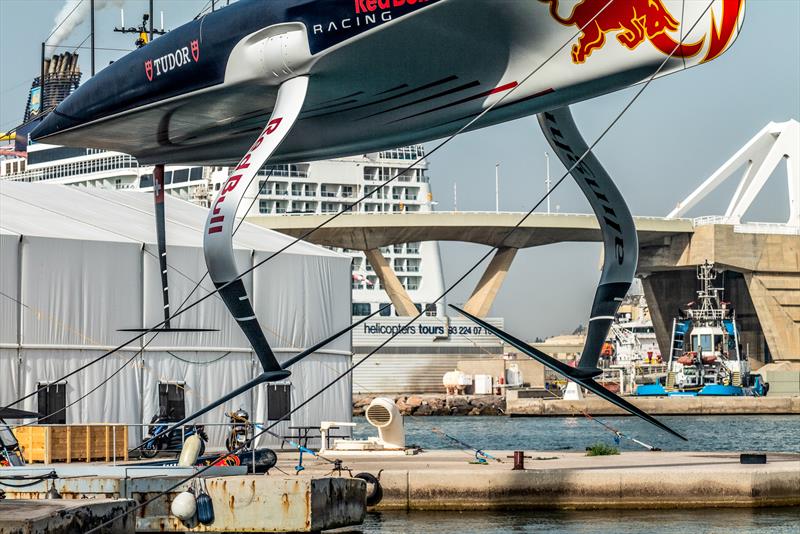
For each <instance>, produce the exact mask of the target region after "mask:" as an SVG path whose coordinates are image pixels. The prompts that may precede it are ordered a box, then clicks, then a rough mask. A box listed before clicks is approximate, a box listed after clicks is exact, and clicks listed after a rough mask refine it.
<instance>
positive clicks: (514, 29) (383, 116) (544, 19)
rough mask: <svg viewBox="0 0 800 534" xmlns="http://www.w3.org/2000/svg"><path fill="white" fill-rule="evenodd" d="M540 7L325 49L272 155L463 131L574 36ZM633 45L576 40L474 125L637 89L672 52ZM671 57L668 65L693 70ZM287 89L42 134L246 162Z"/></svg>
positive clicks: (476, 8)
mask: <svg viewBox="0 0 800 534" xmlns="http://www.w3.org/2000/svg"><path fill="white" fill-rule="evenodd" d="M536 4H538V3H532V4H531V3H526V2H514V3H509V4H507V5H506V6H505V9H502V10H499V9H495V7H496V4H493V3H492V2H489V1H488V0H474V1H470V2H452V1H444V2H440V3H437V4H433V5H431V6H430V7H427V8H425V9H423V10H420V11H419V12H418V13H415V14H413V15H409V16H405V17H402V18H400V19H398V20H396V21H393V22H392V23H391V24H387V25H385V26H382V27H380V28H379V29H376V30H374V31H371V32H369V33H366V34H364V35H363V36H361V37H358V38H355V39H352V40H350V41H348V42H346V43H344V44H343V45H341V46H339V47H335V48H334V49H333V50H330V51H327V52H323V53H321V54H319V55H318V57H317V58H316V60H315V63H314V65H313V66H312V68H311V71H310V85H309V90H308V96H307V99H306V102H305V105H304V106H303V111H302V113H301V116H300V119H299V121H298V122H297V123H296V124H295V126H294V128H293V129H292V131H291V132H290V134H289V135H288V136H287V138H286V140H285V141H284V143H283V144H282V145H281V147H280V149H279V150H278V151H277V152H276V153H275V155H274V156H273V158H271V161H273V162H275V163H281V162H289V161H310V160H315V159H323V158H330V157H337V156H344V155H350V154H356V153H368V152H374V151H378V150H381V149H385V148H392V147H396V146H402V145H407V144H412V143H419V142H423V141H428V140H433V139H437V138H441V137H444V136H447V135H449V134H452V133H454V132H456V131H458V129H460V128H461V127H463V126H464V125H465V124H467V123H468V122H469V121H470V120H472V119H473V118H474V117H475V116H477V114H479V113H480V112H481V111H482V110H483V109H485V108H486V107H488V106H489V105H491V104H492V103H493V102H496V101H497V100H498V99H499V98H501V97H503V96H504V95H505V94H507V93H509V92H510V91H511V90H512V89H513V87H514V86H515V84H518V83H521V82H522V81H523V79H524V78H525V77H526V76H527V75H528V74H529V73H530V72H531V71H533V70H534V69H535V68H536V67H537V66H539V65H540V64H542V63H544V62H545V60H546V59H547V58H548V57H549V56H550V55H551V54H552V53H553V52H554V51H555V50H556V49H558V47H559V46H561V45H563V44H565V43H568V39H565V38H564V32H565V31H566V32H567V33H566V35H567V38H568V36H569V34H570V32H573V31H574V29H573V28H565V27H563V26H561V25H559V24H556V23H555V21H553V20H552V18H550V16H549V14H548V13H547V7H546V5H545V4H541V5H536ZM488 13H491V14H492V17H493V20H492V23H491V24H487V22H486V16H487V14H488ZM410 50H411V51H414V52H412V53H409V51H410ZM445 51H455V53H446V52H445ZM617 52H618V51H617ZM626 52H627V54H626V56H624V57H627V58H629V59H630V61H629V62H628V63H624V64H622V65H620V62H619V61H617V60H615V61H614V62H613V68H612V67H610V66H609V62H604V61H603V58H602V57H598V58H597V61H596V65H591V66H590V65H572V64H571V62H570V61H569V46H565V47H564V48H563V49H562V50H561V51H560V53H559V54H557V58H554V60H552V61H550V62H548V63H547V64H546V65H545V66H544V67H543V68H542V69H541V70H540V71H539V72H537V73H536V75H534V76H533V77H532V78H531V79H530V80H528V81H527V82H526V83H525V84H524V85H523V86H521V87H519V88H518V89H516V90H514V92H513V93H512V94H511V95H510V96H509V97H507V98H506V100H504V101H503V102H501V103H500V104H498V105H497V107H496V108H495V109H493V110H492V111H491V112H490V113H489V114H487V115H486V116H484V117H483V118H482V119H481V120H480V121H478V122H477V123H475V124H473V125H472V126H471V129H475V128H480V127H484V126H489V125H491V124H495V123H499V122H503V121H506V120H510V119H514V118H519V117H523V116H527V115H531V114H534V113H538V112H541V111H545V110H548V109H554V108H556V107H559V106H562V105H566V104H569V103H572V102H576V101H580V100H583V99H586V98H590V97H592V96H596V95H599V94H603V93H607V92H610V91H613V90H617V89H620V88H623V87H626V86H629V85H631V84H633V83H636V82H638V81H641V80H643V79H645V78H646V77H647V76H648V75H649V74H651V73H652V72H653V71H654V70H655V69H656V68H657V66H658V65H659V64H660V62H661V61H662V60H663V56H660V55H658V54H657V53H652V54H634V53H630V51H626ZM598 55H599V53H598ZM562 56H563V57H562ZM592 59H594V58H592ZM672 63H673V62H672V61H671V63H670V65H669V67H670V68H669V70H674V69H675V68H682V67H683V63H682V62H681V61H679V60H675V61H674V64H672ZM276 93H277V87H276V86H275V85H270V80H268V79H257V80H251V81H248V82H241V83H237V84H228V83H223V84H219V85H216V86H214V87H211V88H207V89H203V90H201V91H197V92H195V93H193V94H189V95H185V96H182V97H180V98H175V99H172V100H170V101H166V102H161V103H157V104H153V105H150V106H149V107H147V108H144V109H142V108H140V109H135V110H132V111H130V112H126V113H124V114H120V115H117V116H114V117H108V118H104V119H99V120H96V121H93V122H91V123H89V124H86V125H83V126H79V127H76V128H72V129H70V130H67V131H64V132H61V133H58V134H55V135H51V136H48V137H45V138H44V139H42V140H43V141H45V142H48V143H53V144H61V145H67V146H81V147H83V146H89V147H96V148H104V149H110V150H117V151H120V152H124V153H128V154H132V155H133V156H135V157H136V158H138V159H139V160H140V161H141V162H142V163H195V164H196V163H205V164H230V163H235V162H236V161H238V160H239V159H240V158H241V156H242V154H244V153H245V152H246V151H247V149H248V147H249V146H250V145H251V144H252V143H253V141H254V140H255V138H256V137H257V136H258V133H259V132H260V131H261V129H262V128H263V127H264V124H265V123H266V121H267V119H268V117H269V115H270V113H271V111H272V107H273V105H274V102H275V96H276Z"/></svg>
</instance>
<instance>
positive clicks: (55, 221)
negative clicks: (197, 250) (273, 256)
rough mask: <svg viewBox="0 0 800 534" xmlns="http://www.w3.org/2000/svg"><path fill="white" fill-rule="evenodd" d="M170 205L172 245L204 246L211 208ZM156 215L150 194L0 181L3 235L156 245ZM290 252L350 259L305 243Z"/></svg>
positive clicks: (242, 239)
mask: <svg viewBox="0 0 800 534" xmlns="http://www.w3.org/2000/svg"><path fill="white" fill-rule="evenodd" d="M165 202H166V205H165V212H166V233H167V244H168V245H169V246H190V247H202V246H203V227H204V225H205V220H206V215H207V213H208V210H207V209H206V208H202V207H200V206H197V205H195V204H192V203H190V202H186V201H183V200H180V199H177V198H173V197H171V196H169V195H167V196H166V200H165ZM153 212H154V206H153V199H152V194H151V193H145V192H138V191H116V190H106V189H100V188H78V187H75V186H66V185H56V184H40V183H39V184H30V183H22V182H11V181H2V182H0V233H2V234H12V235H14V234H16V235H23V236H37V237H49V238H58V239H82V240H91V241H113V242H123V243H124V242H129V243H130V242H132V243H144V244H155V224H154V220H155V216H154V214H153ZM292 240H293V238H291V237H289V236H286V235H284V234H281V233H278V232H275V231H272V230H267V229H265V228H262V227H259V226H255V225H253V224H250V223H243V224H242V225H241V227H240V228H239V231H238V232H237V233H236V236H235V237H234V248H239V249H249V250H259V251H265V252H274V251H276V250H279V249H280V248H282V247H284V246H286V245H288V244H289V243H290V242H291V241H292ZM285 253H286V254H303V255H314V256H335V257H343V258H344V257H347V256H344V255H342V254H338V253H336V252H333V251H330V250H328V249H325V248H323V247H319V246H317V245H312V244H310V243H306V242H302V241H301V242H298V243H296V244H294V245H292V247H291V248H289V249H288V250H286V251H285Z"/></svg>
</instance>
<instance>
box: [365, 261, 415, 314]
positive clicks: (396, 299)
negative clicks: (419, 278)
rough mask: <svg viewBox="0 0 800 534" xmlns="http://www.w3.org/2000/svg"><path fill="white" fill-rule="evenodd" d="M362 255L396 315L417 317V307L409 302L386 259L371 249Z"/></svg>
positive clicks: (409, 298) (411, 301) (409, 299)
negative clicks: (373, 271) (365, 257)
mask: <svg viewBox="0 0 800 534" xmlns="http://www.w3.org/2000/svg"><path fill="white" fill-rule="evenodd" d="M364 255H366V256H367V260H369V263H370V265H372V268H373V269H375V274H376V275H377V276H378V280H380V281H381V286H382V287H383V290H384V291H386V294H387V295H389V300H391V301H392V304H393V305H394V309H395V311H396V312H397V315H402V316H404V317H413V316H415V315H417V313H419V312H418V310H417V307H416V306H414V301H413V300H411V297H410V296H409V294H408V291H406V288H404V287H403V284H401V283H400V279H399V278H397V275H396V274H395V272H394V269H392V266H391V265H389V262H388V261H386V258H384V257H383V254H381V251H380V249H377V248H372V249H369V250H365V251H364Z"/></svg>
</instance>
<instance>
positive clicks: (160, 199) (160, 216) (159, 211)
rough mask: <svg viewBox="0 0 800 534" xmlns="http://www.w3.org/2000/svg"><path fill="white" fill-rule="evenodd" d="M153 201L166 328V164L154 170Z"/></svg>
mask: <svg viewBox="0 0 800 534" xmlns="http://www.w3.org/2000/svg"><path fill="white" fill-rule="evenodd" d="M153 200H154V201H155V212H156V242H157V244H158V267H159V269H160V270H161V292H162V296H163V298H164V300H163V302H164V321H166V322H165V323H164V328H170V324H169V280H168V279H167V278H168V277H167V235H166V234H167V230H166V226H167V225H166V219H165V217H164V164H158V165H156V166H155V167H154V168H153Z"/></svg>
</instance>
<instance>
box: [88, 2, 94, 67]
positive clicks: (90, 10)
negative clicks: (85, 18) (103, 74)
mask: <svg viewBox="0 0 800 534" xmlns="http://www.w3.org/2000/svg"><path fill="white" fill-rule="evenodd" d="M89 12H90V16H89V24H90V25H91V27H92V28H91V30H92V43H91V47H90V48H91V49H92V50H91V56H92V76H94V0H92V1H91V2H90V3H89Z"/></svg>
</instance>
